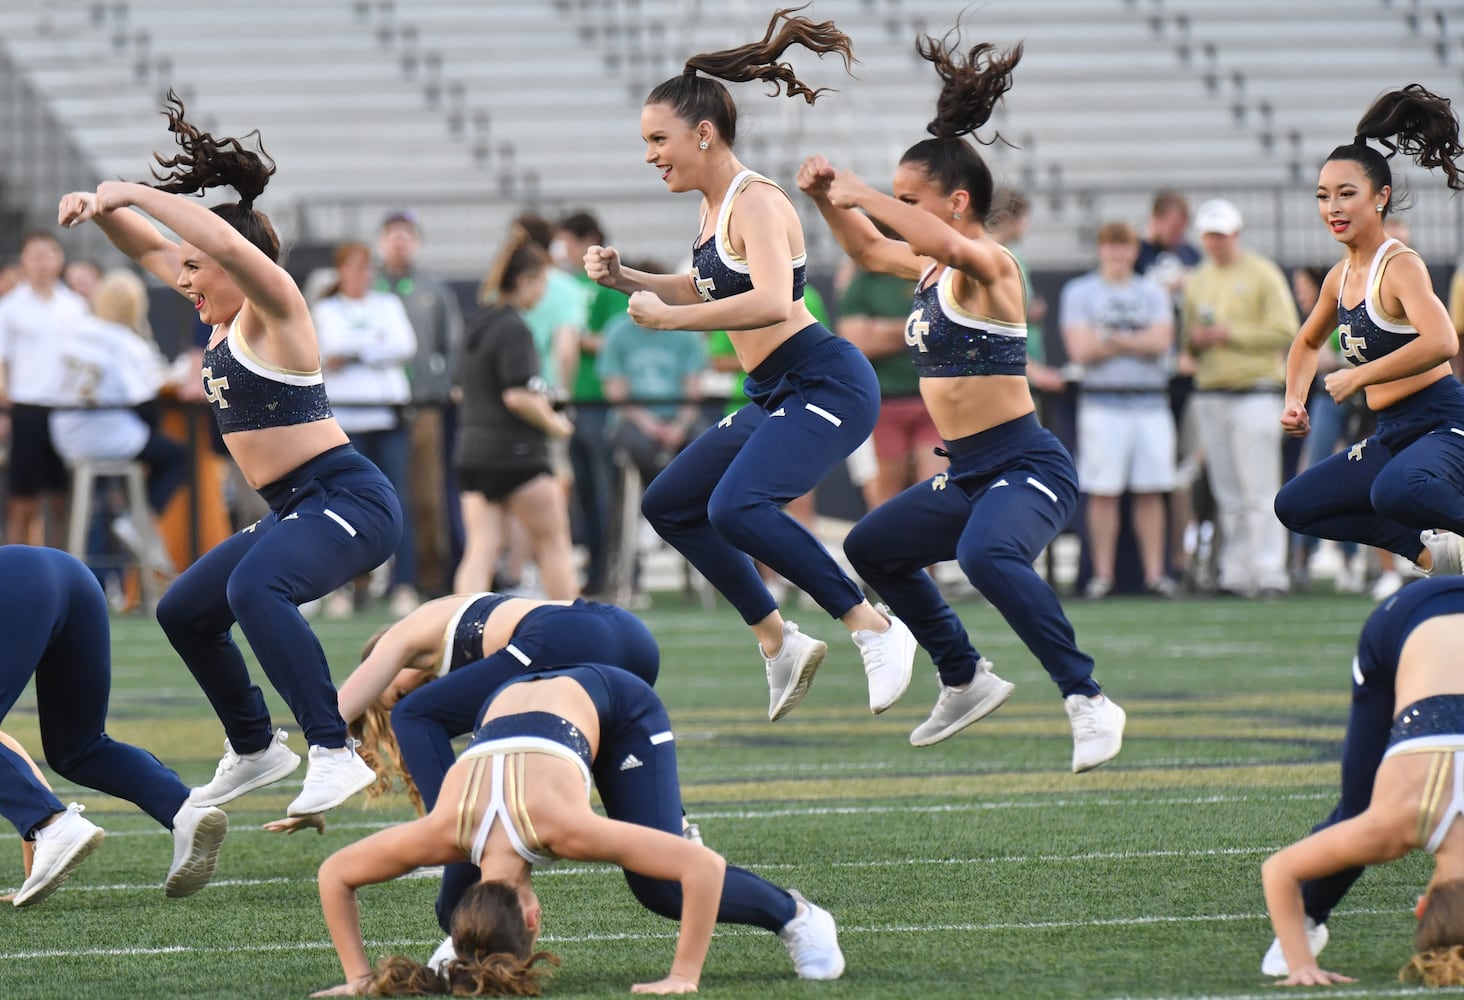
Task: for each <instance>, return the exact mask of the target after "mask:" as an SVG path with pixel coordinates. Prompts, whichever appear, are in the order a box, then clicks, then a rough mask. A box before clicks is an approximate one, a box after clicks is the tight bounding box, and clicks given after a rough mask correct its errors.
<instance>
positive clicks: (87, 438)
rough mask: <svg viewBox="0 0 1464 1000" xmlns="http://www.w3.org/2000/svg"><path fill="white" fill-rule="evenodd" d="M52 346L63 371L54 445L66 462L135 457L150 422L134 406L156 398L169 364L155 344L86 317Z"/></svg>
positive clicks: (55, 412)
mask: <svg viewBox="0 0 1464 1000" xmlns="http://www.w3.org/2000/svg"><path fill="white" fill-rule="evenodd" d="M52 350H53V351H54V353H55V358H56V362H57V365H58V367H59V369H60V373H61V374H60V379H59V382H58V385H57V396H56V399H55V400H54V404H55V405H56V406H61V407H95V409H85V410H77V409H58V410H53V411H52V412H51V417H50V424H51V443H52V445H54V446H55V448H56V452H57V454H59V455H60V456H61V457H62V458H64V459H65V460H66V461H68V462H76V461H79V460H81V459H108V460H115V459H125V458H132V457H134V456H135V455H136V454H137V453H138V452H139V451H141V450H142V446H143V445H144V444H146V443H147V437H148V433H149V430H148V426H147V424H146V423H145V422H144V421H143V419H142V418H141V417H139V416H138V415H137V414H136V413H135V412H133V411H132V410H130V409H126V407H132V406H136V405H138V404H139V403H145V402H147V401H148V400H150V399H154V398H156V397H157V394H158V390H159V389H160V388H161V387H162V384H163V378H164V375H165V374H166V371H167V364H166V362H165V361H164V360H163V357H162V355H161V354H159V353H158V351H157V348H156V347H154V346H153V345H152V344H150V343H149V342H147V341H146V340H143V339H142V338H141V337H139V336H138V335H137V334H135V333H133V332H132V331H131V330H129V329H128V328H127V327H125V326H120V325H118V324H116V323H108V322H107V321H105V320H101V319H97V318H96V317H95V316H87V317H85V318H84V319H83V321H82V322H81V323H80V324H78V325H77V326H76V327H75V329H74V330H73V332H72V333H71V335H70V336H68V337H66V338H65V339H63V340H61V341H60V342H59V343H57V344H56V345H55V346H54V347H53V348H52Z"/></svg>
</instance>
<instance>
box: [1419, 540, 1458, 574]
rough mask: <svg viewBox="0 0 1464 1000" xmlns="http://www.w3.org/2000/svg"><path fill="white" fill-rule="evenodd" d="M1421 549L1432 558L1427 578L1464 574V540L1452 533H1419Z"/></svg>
mask: <svg viewBox="0 0 1464 1000" xmlns="http://www.w3.org/2000/svg"><path fill="white" fill-rule="evenodd" d="M1418 537H1419V540H1420V541H1422V542H1423V547H1424V548H1426V549H1428V551H1429V554H1430V555H1432V556H1433V566H1432V568H1430V569H1429V571H1428V575H1429V576H1458V575H1459V574H1461V573H1464V538H1460V537H1459V536H1458V535H1456V534H1454V533H1453V532H1452V531H1423V532H1420V533H1419V536H1418Z"/></svg>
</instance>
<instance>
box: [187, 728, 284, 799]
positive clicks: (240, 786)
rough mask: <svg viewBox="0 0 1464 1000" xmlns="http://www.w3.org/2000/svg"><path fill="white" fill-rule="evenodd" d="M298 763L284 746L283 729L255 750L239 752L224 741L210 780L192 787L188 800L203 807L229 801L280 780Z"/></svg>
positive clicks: (278, 730)
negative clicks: (265, 744)
mask: <svg viewBox="0 0 1464 1000" xmlns="http://www.w3.org/2000/svg"><path fill="white" fill-rule="evenodd" d="M299 766H300V755H299V754H297V753H296V752H295V751H293V750H291V749H290V748H289V747H287V746H285V731H284V730H283V729H276V730H275V733H274V738H273V739H272V740H270V741H269V746H267V747H265V748H264V749H263V750H260V751H257V752H255V753H247V754H239V753H235V752H234V747H233V745H232V744H230V743H229V741H228V740H224V756H223V759H222V760H220V761H219V766H218V769H217V770H216V771H214V776H213V780H212V781H210V782H209V783H208V784H206V785H204V786H202V787H200V788H195V789H194V790H193V792H192V793H191V794H190V795H189V796H188V801H189V802H191V803H193V804H194V805H196V806H198V807H199V808H205V807H208V806H221V805H223V804H224V803H225V802H232V801H233V800H234V799H237V798H238V797H239V796H241V795H243V794H244V793H245V792H252V791H254V789H256V788H263V787H264V786H265V785H268V784H270V783H271V782H274V781H279V780H280V779H281V778H283V777H284V776H285V775H287V774H289V773H290V772H291V771H293V770H295V768H297V767H299Z"/></svg>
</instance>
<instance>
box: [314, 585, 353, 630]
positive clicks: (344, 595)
mask: <svg viewBox="0 0 1464 1000" xmlns="http://www.w3.org/2000/svg"><path fill="white" fill-rule="evenodd" d="M322 607H323V608H324V610H325V617H327V618H329V619H330V620H332V621H341V620H343V619H346V618H350V617H351V616H352V615H354V614H355V613H356V595H355V594H354V593H353V592H352V587H351V585H350V584H347V585H346V586H344V587H342V588H341V589H340V590H333V591H331V592H330V593H329V594H327V595H326V596H325V600H324V601H323V602H322Z"/></svg>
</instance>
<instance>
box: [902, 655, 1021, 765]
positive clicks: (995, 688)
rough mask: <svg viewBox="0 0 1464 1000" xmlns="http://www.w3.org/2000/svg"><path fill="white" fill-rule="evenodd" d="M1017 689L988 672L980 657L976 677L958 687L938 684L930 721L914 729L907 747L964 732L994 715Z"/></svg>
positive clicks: (989, 667) (922, 745) (988, 666)
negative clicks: (938, 690)
mask: <svg viewBox="0 0 1464 1000" xmlns="http://www.w3.org/2000/svg"><path fill="white" fill-rule="evenodd" d="M1016 688H1017V686H1016V685H1015V684H1013V683H1012V682H1011V681H1004V680H1002V679H1001V678H1000V677H998V676H996V674H994V673H992V672H991V661H990V660H988V659H987V658H986V657H984V656H983V657H981V659H980V660H978V661H977V663H976V676H975V677H972V678H971V680H970V682H969V683H966V684H962V685H961V686H960V687H947V686H946V685H945V684H944V683H943V682H942V683H941V685H940V697H939V698H937V699H936V702H935V710H934V711H932V712H931V713H930V718H928V719H926V720H925V721H924V722H922V723H920V725H918V726H916V727H915V731H914V732H913V733H911V734H910V745H911V746H915V747H928V746H931V745H932V744H935V743H939V742H940V741H941V740H944V739H949V738H950V737H952V736H954V735H956V733H959V732H960V731H961V730H962V729H965V728H966V727H967V726H969V725H970V724H971V723H973V722H975V721H976V720H978V719H984V718H986V716H988V715H990V714H991V713H992V712H995V711H996V710H997V709H998V708H1000V707H1001V706H1002V703H1003V702H1005V701H1006V700H1007V699H1008V698H1010V697H1011V696H1012V692H1013V691H1015V690H1016Z"/></svg>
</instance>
